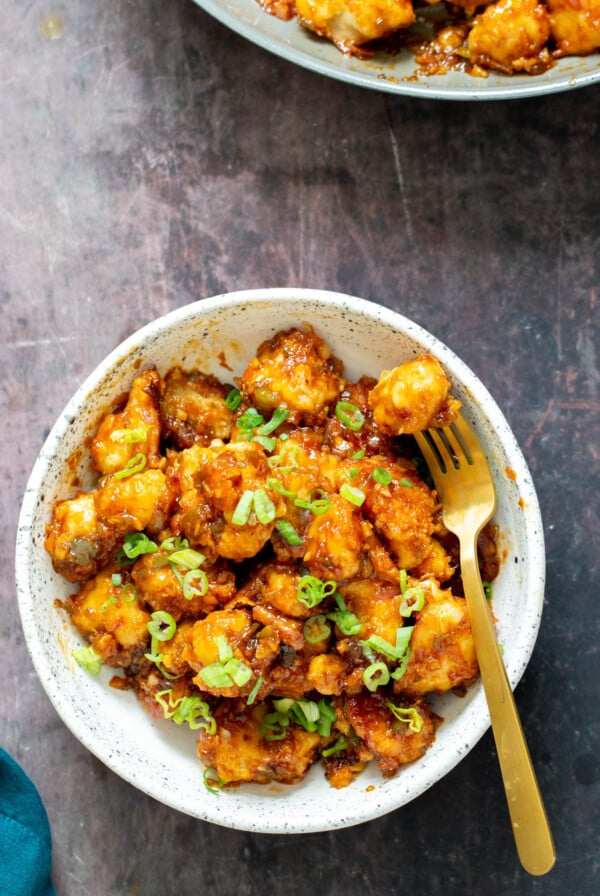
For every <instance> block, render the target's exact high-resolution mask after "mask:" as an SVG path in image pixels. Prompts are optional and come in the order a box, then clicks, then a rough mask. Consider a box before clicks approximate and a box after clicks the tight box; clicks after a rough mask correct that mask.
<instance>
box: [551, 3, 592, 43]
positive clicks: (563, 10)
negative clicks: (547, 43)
mask: <svg viewBox="0 0 600 896" xmlns="http://www.w3.org/2000/svg"><path fill="white" fill-rule="evenodd" d="M546 5H547V6H548V9H549V10H550V32H551V34H552V37H553V39H554V41H555V43H556V51H555V53H554V55H555V56H583V55H585V54H587V53H593V52H594V50H598V49H600V0H546Z"/></svg>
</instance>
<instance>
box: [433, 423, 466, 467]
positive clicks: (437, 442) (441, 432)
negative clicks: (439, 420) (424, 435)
mask: <svg viewBox="0 0 600 896" xmlns="http://www.w3.org/2000/svg"><path fill="white" fill-rule="evenodd" d="M427 432H428V434H429V437H430V439H431V441H432V442H433V444H434V446H435V448H436V450H437V451H438V453H439V455H440V457H441V459H442V461H443V462H444V466H445V467H446V469H445V470H442V472H443V473H445V472H447V471H448V470H452V469H458V467H459V466H460V455H461V453H462V451H461V449H460V448H459V450H458V451H457V450H456V448H455V446H454V445H453V443H452V439H451V438H450V437H449V431H448V429H429V430H428V431H427Z"/></svg>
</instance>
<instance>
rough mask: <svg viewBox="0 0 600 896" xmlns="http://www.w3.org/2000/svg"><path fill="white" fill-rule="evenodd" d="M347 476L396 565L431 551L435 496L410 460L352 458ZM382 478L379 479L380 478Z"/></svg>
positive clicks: (414, 561)
mask: <svg viewBox="0 0 600 896" xmlns="http://www.w3.org/2000/svg"><path fill="white" fill-rule="evenodd" d="M347 470H348V471H351V472H352V473H353V474H354V475H353V478H352V479H351V480H350V481H351V483H352V485H353V486H354V487H356V488H359V489H360V490H361V491H362V493H363V494H364V496H365V500H364V503H363V505H362V510H363V513H364V515H365V516H366V518H367V519H368V520H369V521H370V522H371V523H372V524H373V526H374V528H375V531H376V533H377V534H378V535H379V536H380V537H381V538H382V540H383V541H384V542H385V544H386V545H387V547H388V549H389V551H390V552H391V554H392V555H393V557H394V558H395V560H396V562H397V564H398V566H399V567H401V568H403V569H412V568H413V567H414V566H417V565H418V564H419V563H421V562H422V561H423V559H424V558H425V557H426V556H427V555H428V554H429V553H430V552H431V550H432V547H431V536H432V534H433V531H434V528H435V522H434V513H435V510H436V506H437V503H436V497H435V494H434V492H432V491H431V489H430V488H429V487H428V486H427V485H426V484H425V483H424V482H422V480H421V479H419V477H418V476H417V473H416V471H415V469H414V467H413V465H412V464H411V463H409V462H408V461H406V462H403V463H401V462H399V461H398V462H396V463H394V462H393V461H389V460H388V459H387V458H385V457H383V456H379V455H374V456H372V457H368V458H364V459H362V460H360V461H352V462H351V465H350V464H349V465H348V466H347ZM382 479H383V481H380V480H382Z"/></svg>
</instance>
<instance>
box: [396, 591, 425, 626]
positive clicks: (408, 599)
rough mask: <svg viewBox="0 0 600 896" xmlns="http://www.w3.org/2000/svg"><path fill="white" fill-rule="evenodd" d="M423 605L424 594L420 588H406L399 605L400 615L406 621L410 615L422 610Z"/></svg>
mask: <svg viewBox="0 0 600 896" xmlns="http://www.w3.org/2000/svg"><path fill="white" fill-rule="evenodd" d="M424 604H425V593H424V591H423V589H422V588H416V587H415V588H407V589H406V591H405V592H404V597H403V600H402V603H401V604H400V615H401V616H404V618H405V619H408V617H409V616H410V615H411V613H418V612H419V611H420V610H422V609H423V606H424Z"/></svg>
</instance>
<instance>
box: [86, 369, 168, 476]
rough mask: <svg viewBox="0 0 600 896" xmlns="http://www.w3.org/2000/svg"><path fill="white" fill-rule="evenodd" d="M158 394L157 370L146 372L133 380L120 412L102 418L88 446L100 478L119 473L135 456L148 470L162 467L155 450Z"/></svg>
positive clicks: (158, 434)
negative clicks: (140, 456) (141, 458)
mask: <svg viewBox="0 0 600 896" xmlns="http://www.w3.org/2000/svg"><path fill="white" fill-rule="evenodd" d="M161 392H162V380H161V378H160V376H159V373H158V371H157V370H155V369H151V370H147V371H145V373H142V374H140V375H139V376H137V377H136V378H135V379H134V381H133V385H132V387H131V391H130V392H129V397H128V399H127V404H126V405H125V407H124V408H123V410H122V411H120V412H119V413H118V414H107V415H106V416H105V417H104V418H103V420H102V422H101V423H100V426H99V427H98V431H97V433H96V435H95V437H94V439H93V440H92V444H91V446H90V453H91V455H92V462H93V464H94V468H95V469H96V470H97V471H98V472H99V473H100V474H101V475H106V474H108V473H117V472H118V471H119V470H123V469H124V468H125V467H126V465H127V464H128V463H130V462H132V461H133V460H134V458H135V457H136V455H143V456H144V457H145V459H146V460H145V463H146V466H147V467H148V468H150V467H154V466H161V465H163V464H164V461H163V459H162V458H161V455H160V450H159V449H160V414H159V410H158V403H159V400H160V395H161Z"/></svg>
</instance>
